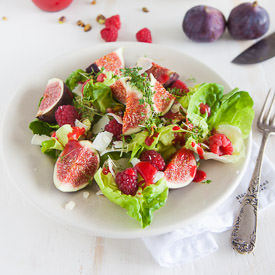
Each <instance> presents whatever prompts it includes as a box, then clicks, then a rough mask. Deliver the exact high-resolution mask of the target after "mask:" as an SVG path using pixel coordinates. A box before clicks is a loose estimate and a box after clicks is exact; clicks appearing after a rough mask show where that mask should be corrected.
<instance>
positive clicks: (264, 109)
mask: <svg viewBox="0 0 275 275" xmlns="http://www.w3.org/2000/svg"><path fill="white" fill-rule="evenodd" d="M271 92H272V89H270V90H269V91H268V94H267V97H266V98H265V102H264V105H263V107H262V110H261V115H260V116H259V118H258V123H263V119H264V115H265V114H266V111H267V105H268V104H267V102H268V98H269V97H270V95H271Z"/></svg>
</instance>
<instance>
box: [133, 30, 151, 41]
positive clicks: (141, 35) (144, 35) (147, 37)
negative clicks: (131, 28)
mask: <svg viewBox="0 0 275 275" xmlns="http://www.w3.org/2000/svg"><path fill="white" fill-rule="evenodd" d="M136 38H137V41H139V42H145V43H152V36H151V31H150V30H149V29H147V28H143V29H141V30H139V31H138V32H137V33H136Z"/></svg>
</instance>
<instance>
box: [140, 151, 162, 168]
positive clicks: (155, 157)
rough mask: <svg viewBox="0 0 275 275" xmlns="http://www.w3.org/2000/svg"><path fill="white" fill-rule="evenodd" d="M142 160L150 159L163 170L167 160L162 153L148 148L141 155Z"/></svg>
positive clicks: (149, 160)
mask: <svg viewBox="0 0 275 275" xmlns="http://www.w3.org/2000/svg"><path fill="white" fill-rule="evenodd" d="M140 160H141V161H148V162H150V163H151V164H152V165H153V166H154V167H156V168H157V169H158V170H159V171H163V170H164V167H165V161H164V159H163V157H162V156H161V154H160V153H158V152H156V151H154V150H148V151H144V152H143V153H142V154H141V155H140Z"/></svg>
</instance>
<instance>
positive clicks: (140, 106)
mask: <svg viewBox="0 0 275 275" xmlns="http://www.w3.org/2000/svg"><path fill="white" fill-rule="evenodd" d="M142 99H143V95H142V93H141V92H140V91H138V90H137V89H134V88H131V89H128V92H127V98H126V110H125V112H124V116H123V127H122V133H123V134H124V135H131V134H134V133H137V132H139V131H140V130H141V125H144V122H145V120H146V119H147V118H148V117H149V113H150V107H149V105H148V104H147V103H141V102H142Z"/></svg>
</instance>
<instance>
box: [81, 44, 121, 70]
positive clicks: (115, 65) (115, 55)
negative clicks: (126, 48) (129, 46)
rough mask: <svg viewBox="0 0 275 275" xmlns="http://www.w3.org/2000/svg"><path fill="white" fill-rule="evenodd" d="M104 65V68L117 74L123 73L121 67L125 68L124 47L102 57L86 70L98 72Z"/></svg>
mask: <svg viewBox="0 0 275 275" xmlns="http://www.w3.org/2000/svg"><path fill="white" fill-rule="evenodd" d="M102 67H104V70H106V71H107V72H113V73H114V74H115V75H119V74H120V73H121V72H120V69H123V68H124V58H123V48H119V49H117V50H115V51H113V52H111V53H108V54H106V55H104V56H102V57H100V58H99V59H97V60H96V61H95V62H94V63H93V64H91V65H90V66H89V67H88V68H87V69H86V72H88V73H91V72H95V73H98V72H99V71H100V70H101V68H102Z"/></svg>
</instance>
